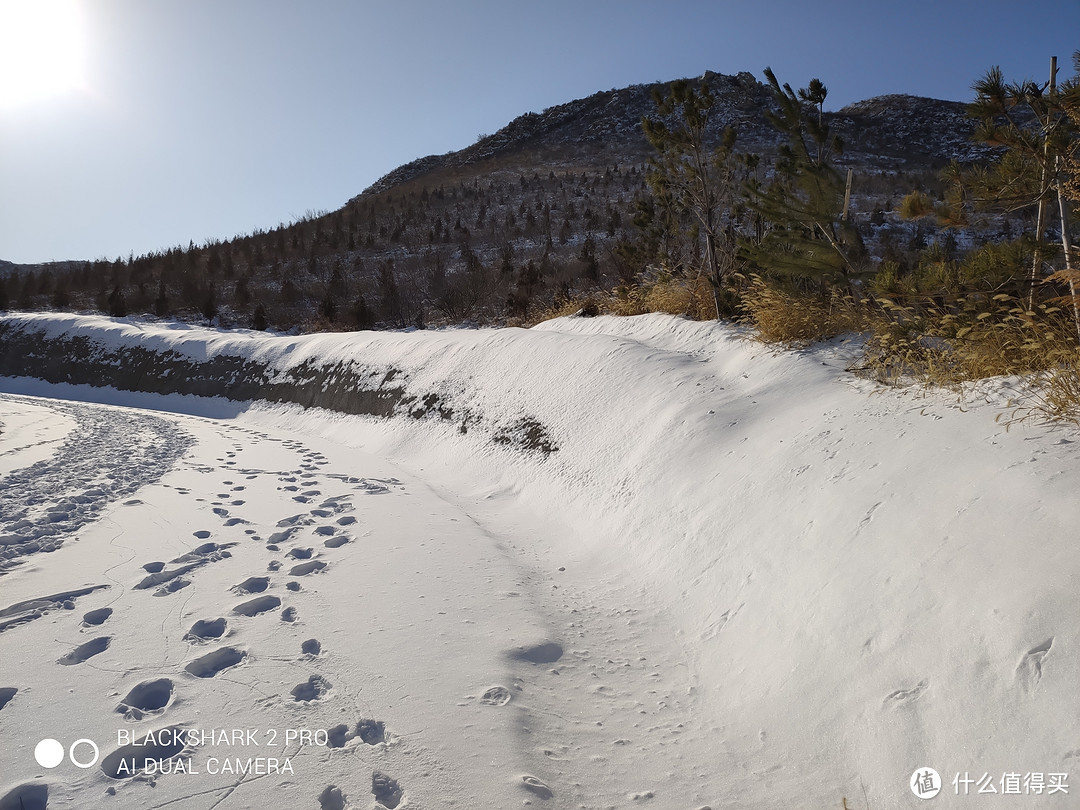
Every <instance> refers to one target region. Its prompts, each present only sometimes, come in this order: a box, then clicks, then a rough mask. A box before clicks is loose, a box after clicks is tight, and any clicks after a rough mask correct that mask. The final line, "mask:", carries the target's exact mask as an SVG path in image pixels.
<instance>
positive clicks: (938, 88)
mask: <svg viewBox="0 0 1080 810" xmlns="http://www.w3.org/2000/svg"><path fill="white" fill-rule="evenodd" d="M40 2H42V0H0V13H2V10H3V8H4V7H5V6H28V5H34V4H37V3H40ZM68 2H75V3H76V4H77V6H78V16H79V19H80V20H81V22H80V29H79V30H80V31H81V37H82V40H83V46H84V52H83V57H82V62H81V72H80V79H79V82H78V85H77V86H75V87H73V88H70V89H68V90H66V91H63V92H59V93H54V94H51V95H48V96H47V97H46V96H42V97H41V98H38V99H31V100H30V101H25V100H24V101H23V102H22V103H18V104H9V105H6V106H0V259H6V260H9V261H16V262H36V261H50V260H60V259H93V258H101V257H107V258H115V257H116V256H118V255H122V256H125V257H126V256H127V255H128V254H129V253H130V252H134V253H136V254H139V253H143V252H147V251H151V250H157V249H164V248H167V247H169V246H171V245H176V244H184V245H186V244H187V243H188V241H189V240H194V241H195V242H196V243H201V242H202V241H204V240H206V239H207V238H228V237H230V236H233V235H235V234H238V233H246V232H249V231H251V230H252V229H254V228H272V227H274V226H276V225H277V224H278V223H279V222H288V221H290V220H292V219H294V218H296V217H298V216H301V215H303V214H305V213H306V212H308V211H312V210H333V209H335V208H338V207H339V206H341V205H342V204H343V203H344V202H346V201H347V200H348V199H349V198H350V197H352V196H354V195H356V194H358V193H359V192H360V191H362V190H363V189H364V188H365V187H366V186H368V185H370V184H371V183H372V182H374V181H375V180H376V179H378V178H379V177H380V176H382V175H383V174H385V173H386V172H388V171H390V170H391V169H393V168H395V167H396V166H398V165H400V164H402V163H404V162H407V161H409V160H411V159H413V158H416V157H420V156H423V155H428V154H437V153H443V152H447V151H450V150H454V149H460V148H463V147H465V146H468V145H469V144H471V143H472V142H474V141H475V140H476V138H477V136H478V135H480V134H484V133H490V132H494V131H495V130H497V129H499V128H500V127H502V126H503V125H504V124H506V123H507V122H509V121H510V120H511V119H512V118H514V117H516V116H517V115H520V114H521V113H524V112H528V111H540V110H543V109H544V108H546V107H549V106H551V105H554V104H559V103H562V102H564V101H569V100H572V99H575V98H580V97H582V96H586V95H589V94H591V93H593V92H596V91H597V90H607V89H610V88H613V87H622V86H625V85H628V84H634V83H639V82H651V81H657V80H669V79H675V78H679V77H684V76H697V75H700V74H701V73H703V72H704V71H705V70H714V71H717V72H720V73H738V72H740V71H750V72H751V73H753V74H754V75H755V76H757V77H758V78H759V79H761V78H762V75H761V71H762V69H763V68H764V67H765V66H767V65H768V66H771V67H772V68H773V69H774V70H775V71H776V74H777V76H778V77H779V78H780V80H781V81H786V82H790V83H791V84H792V85H794V86H796V87H798V86H802V85H805V83H806V82H807V81H808V80H809V79H810V78H812V77H819V78H821V79H822V81H824V82H825V83H826V85H828V87H829V90H830V93H829V101H828V104H827V106H828V107H829V108H831V109H836V108H838V107H841V106H843V105H844V104H848V103H850V102H853V101H858V100H861V99H864V98H869V97H871V96H876V95H882V94H885V93H912V94H915V95H923V96H933V97H937V98H947V99H954V100H961V101H965V100H968V99H969V98H970V96H971V93H970V89H969V88H970V85H971V83H972V81H974V80H975V79H976V78H978V77H979V76H980V75H981V74H982V73H984V72H985V71H986V69H988V68H989V67H991V66H993V65H1000V66H1001V67H1002V68H1003V70H1004V71H1005V74H1006V77H1008V78H1010V79H1023V78H1039V79H1044V78H1045V75H1046V73H1047V69H1048V64H1049V58H1050V56H1051V55H1057V56H1058V57H1059V59H1060V62H1061V64H1062V69H1063V70H1062V72H1063V74H1064V75H1071V72H1072V68H1071V54H1072V53H1073V51H1074V50H1076V49H1077V48H1080V0H1047V1H1046V2H1043V3H1038V4H1034V3H1032V4H1021V3H1016V2H1003V1H1002V0H981V1H980V2H968V1H967V0H955V1H954V0H938V1H937V2H924V1H923V0H909V1H908V2H906V3H884V2H877V0H862V2H846V0H845V1H843V2H841V1H840V0H836V1H835V2H830V1H829V0H818V2H812V3H811V2H787V0H777V1H775V2H770V0H756V2H755V1H754V0H745V1H744V2H727V1H726V0H714V1H713V2H702V1H700V0H697V1H694V2H691V1H689V0H687V1H685V2H680V1H679V0H667V2H659V1H657V2H652V1H647V0H621V1H620V2H614V1H611V2H609V1H608V0H574V1H573V2H568V1H567V0H546V2H544V3H530V4H525V3H520V2H514V1H513V0H492V1H491V2H488V0H456V2H446V0H439V1H436V0H385V1H383V2H376V1H375V0H371V1H365V0H355V1H354V2H346V0H305V1H304V2H301V0H152V1H151V0H68ZM1040 14H1043V15H1044V16H1048V17H1051V18H1052V22H1051V23H1050V24H1047V23H1045V22H1043V21H1042V20H1040V19H1039V15H1040ZM8 27H9V28H10V27H11V26H10V25H9V26H8ZM3 69H4V66H3V65H0V70H3ZM6 69H8V70H9V71H10V70H11V68H10V65H8V66H7V68H6ZM2 81H3V76H2V75H0V82H2ZM8 81H9V83H10V77H9V80H8Z"/></svg>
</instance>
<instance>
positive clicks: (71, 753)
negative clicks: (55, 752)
mask: <svg viewBox="0 0 1080 810" xmlns="http://www.w3.org/2000/svg"><path fill="white" fill-rule="evenodd" d="M80 745H86V746H89V747H90V749H91V750H92V751H93V752H94V756H93V758H92V759H88V760H86V761H85V762H80V761H79V760H77V759H75V749H76V747H78V746H80ZM100 756H101V752H100V751H99V750H98V747H97V743H95V742H94V741H93V740H88V739H86V738H83V739H81V740H76V741H75V742H73V743H72V744H71V747H70V748H69V749H68V759H70V760H71V764H72V765H74V766H75V767H76V768H82V769H83V770H85V769H87V768H93V767H94V766H95V765H97V761H98V758H99V757H100Z"/></svg>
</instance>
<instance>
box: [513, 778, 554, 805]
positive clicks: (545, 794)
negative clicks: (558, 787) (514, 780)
mask: <svg viewBox="0 0 1080 810" xmlns="http://www.w3.org/2000/svg"><path fill="white" fill-rule="evenodd" d="M521 786H522V787H523V788H525V789H526V790H527V791H529V792H530V793H532V794H534V795H536V796H539V797H540V798H541V799H550V798H552V797H553V796H554V795H555V794H554V793H553V792H552V790H551V788H549V787H548V786H547V785H545V784H544V783H543V782H542V781H541V780H539V779H537V778H536V777H535V776H532V775H531V774H524V775H523V776H522V777H521Z"/></svg>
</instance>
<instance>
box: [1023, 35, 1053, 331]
mask: <svg viewBox="0 0 1080 810" xmlns="http://www.w3.org/2000/svg"><path fill="white" fill-rule="evenodd" d="M1056 89H1057V57H1056V56H1051V57H1050V92H1051V93H1053V92H1054V91H1055V90H1056ZM1049 129H1050V114H1049V112H1048V113H1047V119H1046V121H1045V122H1044V124H1043V160H1042V179H1041V181H1040V183H1039V213H1038V215H1037V216H1036V218H1035V255H1034V256H1032V258H1031V284H1030V286H1029V287H1028V312H1034V310H1035V285H1036V284H1037V283H1038V281H1039V268H1040V267H1042V246H1043V233H1044V232H1045V231H1046V195H1047V194H1048V193H1049V191H1050V185H1049V183H1048V182H1047V173H1048V171H1049V164H1050V139H1049V137H1048V135H1049Z"/></svg>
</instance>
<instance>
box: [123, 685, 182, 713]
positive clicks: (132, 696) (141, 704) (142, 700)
mask: <svg viewBox="0 0 1080 810" xmlns="http://www.w3.org/2000/svg"><path fill="white" fill-rule="evenodd" d="M172 696H173V682H172V680H170V679H169V678H157V679H155V680H152V681H143V682H142V683H140V684H138V685H136V686H135V687H133V688H132V690H131V691H130V692H128V693H127V695H125V696H124V699H123V700H122V701H120V705H119V706H117V707H116V711H117V713H118V714H122V715H124V717H126V718H127V719H128V720H142V719H143V718H144V717H146V716H147V715H149V714H161V713H162V712H163V711H165V709H166V708H168V706H169V702H170V701H171V700H172Z"/></svg>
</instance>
